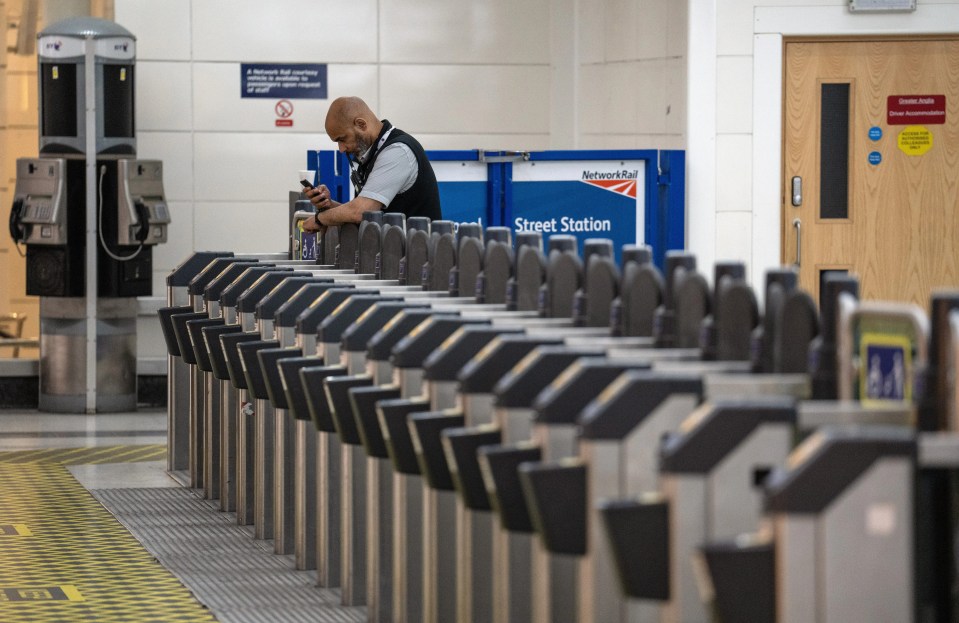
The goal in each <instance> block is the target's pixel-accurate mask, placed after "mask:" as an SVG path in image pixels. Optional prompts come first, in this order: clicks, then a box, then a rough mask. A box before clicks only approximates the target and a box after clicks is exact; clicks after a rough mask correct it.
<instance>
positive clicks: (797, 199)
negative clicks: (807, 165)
mask: <svg viewBox="0 0 959 623" xmlns="http://www.w3.org/2000/svg"><path fill="white" fill-rule="evenodd" d="M792 204H793V206H794V207H797V208H798V207H799V206H801V205H802V178H801V177H799V176H798V175H797V176H795V177H793V179H792Z"/></svg>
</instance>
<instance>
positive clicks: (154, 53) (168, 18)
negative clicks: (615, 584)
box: [114, 0, 191, 61]
mask: <svg viewBox="0 0 959 623" xmlns="http://www.w3.org/2000/svg"><path fill="white" fill-rule="evenodd" d="M114 16H115V21H116V23H118V24H120V25H121V26H123V27H124V28H126V29H127V30H129V31H130V32H131V33H133V36H135V37H136V38H137V60H138V61H139V60H164V61H174V60H178V61H185V60H189V58H190V47H191V46H190V0H163V2H157V1H156V0H114Z"/></svg>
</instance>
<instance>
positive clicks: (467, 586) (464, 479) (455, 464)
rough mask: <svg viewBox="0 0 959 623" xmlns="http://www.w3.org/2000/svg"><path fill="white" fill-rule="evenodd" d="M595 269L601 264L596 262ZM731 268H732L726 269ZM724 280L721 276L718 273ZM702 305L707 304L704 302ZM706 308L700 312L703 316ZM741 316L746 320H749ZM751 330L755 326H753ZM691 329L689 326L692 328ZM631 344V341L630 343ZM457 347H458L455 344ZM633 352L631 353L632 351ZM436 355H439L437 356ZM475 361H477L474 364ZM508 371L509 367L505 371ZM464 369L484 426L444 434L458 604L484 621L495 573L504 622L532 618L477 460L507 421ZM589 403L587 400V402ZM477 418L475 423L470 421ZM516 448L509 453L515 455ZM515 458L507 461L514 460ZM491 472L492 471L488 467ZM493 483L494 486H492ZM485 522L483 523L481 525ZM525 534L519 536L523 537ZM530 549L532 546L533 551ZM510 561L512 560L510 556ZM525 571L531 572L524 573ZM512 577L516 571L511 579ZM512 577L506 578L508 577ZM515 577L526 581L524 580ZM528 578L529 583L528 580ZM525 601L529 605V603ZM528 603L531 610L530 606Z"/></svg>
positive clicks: (465, 614)
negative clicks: (495, 559) (454, 505)
mask: <svg viewBox="0 0 959 623" xmlns="http://www.w3.org/2000/svg"><path fill="white" fill-rule="evenodd" d="M683 261H688V258H683ZM591 265H592V266H593V267H595V266H596V264H591ZM723 270H726V268H723ZM717 279H719V277H717ZM690 292H692V293H693V294H695V296H699V297H700V300H701V299H702V298H703V293H702V290H701V289H700V290H698V291H690ZM681 297H682V298H685V299H687V300H693V299H694V296H690V295H687V294H686V293H684V292H682V291H681ZM689 307H691V308H693V309H696V305H695V304H691V305H689ZM699 307H700V308H702V305H700V306H699ZM701 313H702V312H700V314H701ZM743 317H744V316H742V314H740V318H743ZM700 320H702V318H701V315H700V317H699V318H698V319H697V322H696V323H693V333H694V334H698V333H699V330H698V326H697V325H698V321H700ZM750 328H751V327H750ZM687 331H688V329H687ZM624 346H625V344H624ZM455 347H456V346H455V345H454V346H453V347H452V348H455ZM626 352H627V353H630V352H631V351H626ZM434 355H435V354H434ZM663 355H667V356H682V355H680V354H677V353H671V352H670V351H660V352H658V353H656V355H655V356H663ZM474 363H475V362H474ZM620 371H621V369H617V370H616V372H614V373H613V375H612V376H610V378H608V379H606V380H607V381H610V380H612V378H613V377H614V376H615V375H616V374H618V373H619V372H620ZM503 372H505V370H503ZM464 374H465V371H464V373H462V374H460V377H459V378H460V381H461V388H460V389H461V395H460V402H461V404H462V406H463V411H464V413H465V415H466V418H467V419H468V421H467V424H469V425H470V426H476V425H478V424H480V426H479V427H478V428H467V429H462V430H461V429H453V430H447V431H445V432H443V433H442V437H443V439H442V443H443V445H444V448H445V451H446V455H447V460H448V463H449V467H450V470H451V473H452V476H453V478H452V480H453V484H454V485H455V486H456V489H457V490H458V492H459V493H460V496H461V498H462V501H463V504H461V505H459V506H458V524H459V525H460V526H461V529H460V534H459V539H458V540H457V547H459V548H460V550H459V554H460V555H459V560H460V564H459V568H458V569H457V573H458V575H459V577H461V578H469V581H466V580H461V581H460V582H459V595H458V600H457V601H458V604H459V608H460V612H459V617H460V618H461V619H462V618H469V619H470V620H484V619H488V618H489V617H491V616H492V614H491V609H490V608H489V606H488V604H489V602H490V601H491V597H492V593H493V592H494V589H493V587H492V585H491V584H492V582H493V580H492V578H493V577H494V576H495V577H496V578H497V579H498V580H499V582H498V586H499V591H498V596H499V599H498V600H497V599H492V602H493V603H494V607H495V608H496V609H497V611H498V613H499V614H498V615H497V616H498V617H500V620H509V619H508V618H506V617H508V612H510V610H511V609H512V610H515V615H514V619H513V620H528V619H529V611H528V601H529V600H528V599H526V600H522V599H518V600H515V601H514V602H513V605H512V608H511V607H510V606H509V605H508V603H509V602H508V600H507V598H506V597H505V595H506V594H508V591H509V588H510V586H512V585H514V584H518V585H519V588H518V591H517V592H518V593H522V592H523V591H524V590H528V589H525V588H524V587H525V586H528V584H529V565H528V564H526V565H525V566H524V565H522V564H503V563H500V564H498V565H496V570H495V572H494V571H493V563H492V559H491V554H490V551H491V550H494V549H498V550H499V552H500V556H501V557H508V555H509V554H508V552H509V551H510V549H509V548H508V547H504V545H505V544H506V543H508V542H509V541H508V539H507V540H505V541H504V540H498V541H497V544H498V545H499V547H498V548H494V547H493V546H492V544H491V542H490V541H491V536H492V532H493V531H494V528H493V525H492V522H491V519H492V516H491V515H490V514H489V513H484V512H483V511H488V510H490V502H489V498H488V496H487V493H486V491H485V489H484V488H483V481H482V478H481V477H480V465H479V463H477V461H476V450H477V448H478V447H481V446H486V449H489V446H490V445H491V444H494V443H495V444H499V443H500V441H501V439H500V436H501V434H502V431H503V430H505V429H506V428H507V424H506V423H501V425H500V426H490V424H491V423H492V416H491V409H490V408H489V402H488V400H489V398H488V397H480V396H471V395H470V392H468V391H465V387H464V385H465V383H466V378H467V377H465V376H464ZM501 375H502V373H501V374H499V375H494V376H493V378H499V376H501ZM603 384H604V383H602V382H597V383H596V384H595V386H596V387H602V386H603ZM584 404H585V403H583V404H581V405H580V406H583V405H584ZM470 420H471V421H470ZM523 438H524V439H528V438H529V435H528V434H527V435H525V436H524V437H523ZM518 452H519V453H520V454H523V453H525V452H527V449H521V450H518ZM510 455H511V454H510V451H509V450H507V452H506V453H505V454H504V455H503V456H510ZM508 460H509V459H507V461H508ZM487 471H489V470H487ZM487 486H488V487H489V485H487ZM484 521H485V522H488V523H487V524H485V525H483V527H484V528H488V530H487V531H486V534H485V535H484V536H486V537H489V538H479V537H477V536H476V534H475V533H474V532H472V531H471V530H470V523H475V522H484ZM481 525H482V524H481ZM518 538H519V537H518ZM527 552H528V549H527ZM493 555H494V556H495V553H494V554H493ZM513 556H514V562H518V561H519V559H520V556H521V554H519V553H518V552H517V549H516V548H513ZM504 559H508V558H504ZM523 569H525V572H524V571H523ZM511 575H515V578H514V577H511ZM537 576H538V577H542V574H537ZM504 578H506V579H504ZM515 580H520V581H519V582H517V581H515ZM524 580H525V581H524ZM523 602H525V604H524V603H523ZM524 607H525V610H524Z"/></svg>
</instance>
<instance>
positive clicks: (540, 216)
mask: <svg viewBox="0 0 959 623" xmlns="http://www.w3.org/2000/svg"><path fill="white" fill-rule="evenodd" d="M645 190H646V162H645V161H643V160H625V161H621V160H606V161H603V160H566V161H552V162H536V161H534V162H518V163H514V164H513V211H512V215H511V216H512V222H510V223H509V225H510V226H511V227H513V229H514V231H516V232H522V231H538V232H542V234H543V240H544V241H546V240H548V239H549V237H550V236H552V235H553V234H568V235H573V236H576V238H577V240H578V242H579V248H580V251H582V248H583V242H584V241H585V240H587V239H589V238H607V239H610V240H612V241H613V248H614V249H616V251H617V257H618V252H619V250H620V249H622V247H623V245H625V244H643V243H644V241H645V222H644V217H645V212H646V194H645Z"/></svg>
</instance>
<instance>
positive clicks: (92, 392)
mask: <svg viewBox="0 0 959 623" xmlns="http://www.w3.org/2000/svg"><path fill="white" fill-rule="evenodd" d="M84 55H85V59H86V74H85V76H84V78H85V85H86V112H87V115H86V121H87V124H86V132H87V153H86V160H87V166H86V180H87V199H86V207H87V210H86V216H87V218H86V244H87V262H86V267H87V271H86V280H85V281H86V303H87V311H86V320H87V367H86V379H87V404H86V412H87V413H96V410H97V89H96V83H97V79H96V78H97V77H96V71H97V67H96V41H95V40H94V39H93V37H92V36H89V35H88V36H87V38H86V41H85V42H84Z"/></svg>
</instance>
